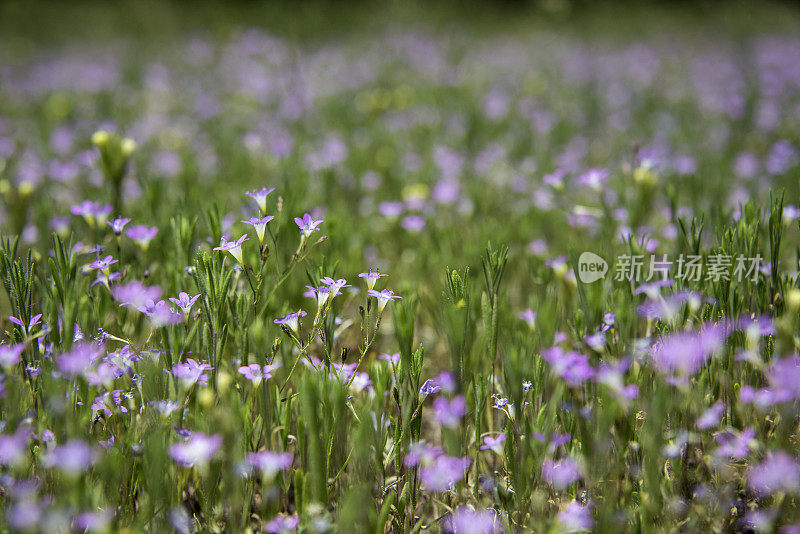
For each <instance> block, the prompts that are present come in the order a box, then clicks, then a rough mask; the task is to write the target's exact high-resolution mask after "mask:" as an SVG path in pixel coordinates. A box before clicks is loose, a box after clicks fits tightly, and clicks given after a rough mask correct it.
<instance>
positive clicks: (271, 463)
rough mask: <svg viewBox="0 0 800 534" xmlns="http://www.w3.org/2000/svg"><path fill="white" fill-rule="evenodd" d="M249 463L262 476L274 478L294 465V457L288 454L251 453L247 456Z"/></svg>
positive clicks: (270, 452)
mask: <svg viewBox="0 0 800 534" xmlns="http://www.w3.org/2000/svg"><path fill="white" fill-rule="evenodd" d="M247 463H248V464H250V465H251V466H252V467H254V468H256V469H258V470H259V471H260V472H261V474H262V475H264V476H266V477H273V476H275V475H276V474H277V473H279V472H280V471H283V470H284V469H288V468H289V467H290V466H291V465H292V455H291V454H289V453H288V452H284V453H278V452H272V451H260V452H251V453H250V454H248V455H247Z"/></svg>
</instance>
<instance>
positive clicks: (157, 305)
mask: <svg viewBox="0 0 800 534" xmlns="http://www.w3.org/2000/svg"><path fill="white" fill-rule="evenodd" d="M139 311H140V312H142V313H143V314H145V315H146V316H147V318H148V319H150V323H151V324H152V325H153V326H155V327H156V328H161V327H162V326H169V325H171V324H178V323H182V322H183V320H184V316H183V315H181V314H180V313H175V312H174V311H172V308H170V307H169V304H167V302H166V301H164V300H159V301H158V302H153V301H152V300H151V301H148V302H146V303H145V304H144V306H140V307H139Z"/></svg>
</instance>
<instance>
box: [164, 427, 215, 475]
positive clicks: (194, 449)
mask: <svg viewBox="0 0 800 534" xmlns="http://www.w3.org/2000/svg"><path fill="white" fill-rule="evenodd" d="M221 446H222V436H220V435H219V434H214V435H212V436H207V435H206V434H203V433H202V432H192V435H191V436H190V437H189V439H188V440H186V441H184V442H182V443H173V444H172V445H170V447H169V457H170V458H172V459H173V460H175V461H176V462H178V463H179V464H181V465H183V466H185V467H193V466H195V465H198V466H203V465H205V464H207V463H208V462H209V461H210V460H211V458H212V457H213V456H214V454H215V453H216V452H217V449H219V448H220V447H221Z"/></svg>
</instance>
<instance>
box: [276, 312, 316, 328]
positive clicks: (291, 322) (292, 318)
mask: <svg viewBox="0 0 800 534" xmlns="http://www.w3.org/2000/svg"><path fill="white" fill-rule="evenodd" d="M306 315H307V314H306V312H304V311H303V310H299V311H296V312H293V313H290V314H287V315H286V316H284V317H281V318H280V319H275V320H274V321H272V322H273V323H275V324H279V325H282V326H286V327H287V328H288V329H289V330H291V331H292V332H297V329H298V328H299V327H300V317H305V316H306Z"/></svg>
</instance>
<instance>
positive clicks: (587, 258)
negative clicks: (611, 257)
mask: <svg viewBox="0 0 800 534" xmlns="http://www.w3.org/2000/svg"><path fill="white" fill-rule="evenodd" d="M607 272H608V263H606V260H604V259H603V258H601V257H600V256H598V255H597V254H595V253H594V252H584V253H582V254H581V256H580V258H578V278H580V280H581V282H583V283H584V284H591V283H592V282H596V281H597V280H600V279H601V278H603V277H605V275H606V273H607Z"/></svg>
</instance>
